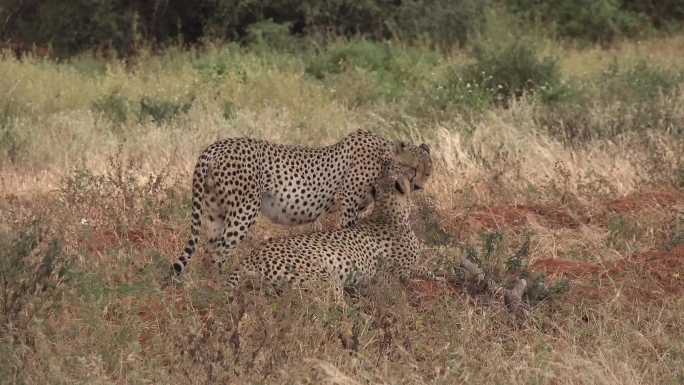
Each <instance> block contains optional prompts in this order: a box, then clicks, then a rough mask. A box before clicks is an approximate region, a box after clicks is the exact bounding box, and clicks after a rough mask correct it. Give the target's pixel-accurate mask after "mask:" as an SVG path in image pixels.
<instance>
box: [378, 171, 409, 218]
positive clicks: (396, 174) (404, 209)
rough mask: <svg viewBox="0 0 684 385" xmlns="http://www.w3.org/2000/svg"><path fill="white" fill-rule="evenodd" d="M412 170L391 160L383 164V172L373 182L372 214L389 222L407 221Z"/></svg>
mask: <svg viewBox="0 0 684 385" xmlns="http://www.w3.org/2000/svg"><path fill="white" fill-rule="evenodd" d="M413 175H414V172H413V171H412V170H411V169H408V168H407V167H406V166H403V165H400V164H397V163H395V162H393V161H386V162H385V163H384V164H383V172H382V175H381V176H380V178H379V179H378V180H377V182H376V183H375V186H374V188H373V195H374V197H375V199H376V201H375V207H374V209H373V214H372V215H373V216H374V217H375V218H376V219H380V218H383V219H384V221H389V222H402V223H403V222H407V221H408V217H409V214H410V210H411V203H410V195H411V193H412V192H413V191H414V189H413V183H412V182H411V178H412V176H413Z"/></svg>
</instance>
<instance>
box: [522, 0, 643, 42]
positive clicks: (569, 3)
mask: <svg viewBox="0 0 684 385" xmlns="http://www.w3.org/2000/svg"><path fill="white" fill-rule="evenodd" d="M508 4H509V5H510V8H511V9H513V10H514V12H516V13H518V14H522V15H524V16H526V17H527V18H528V19H536V20H541V21H542V22H544V23H545V24H553V25H554V27H555V29H556V31H557V33H558V34H559V35H560V36H563V37H569V38H576V39H584V40H589V41H592V42H601V43H609V42H611V41H613V40H614V39H615V38H616V37H618V36H631V35H634V34H636V33H637V32H638V31H639V30H640V29H642V28H643V25H644V20H643V18H641V17H640V16H639V14H637V13H635V12H632V11H630V10H628V9H625V8H624V7H623V6H622V1H621V0H579V1H577V0H551V1H537V0H510V1H509V2H508Z"/></svg>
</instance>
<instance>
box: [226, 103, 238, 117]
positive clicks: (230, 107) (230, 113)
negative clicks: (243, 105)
mask: <svg viewBox="0 0 684 385" xmlns="http://www.w3.org/2000/svg"><path fill="white" fill-rule="evenodd" d="M235 117H237V106H236V105H235V103H233V102H231V101H230V100H226V101H224V102H223V118H224V119H225V120H233V119H235Z"/></svg>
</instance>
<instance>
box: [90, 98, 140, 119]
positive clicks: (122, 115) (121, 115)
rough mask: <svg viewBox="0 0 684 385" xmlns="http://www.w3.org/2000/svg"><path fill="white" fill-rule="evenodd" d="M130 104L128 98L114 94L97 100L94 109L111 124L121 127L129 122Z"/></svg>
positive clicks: (93, 105)
mask: <svg viewBox="0 0 684 385" xmlns="http://www.w3.org/2000/svg"><path fill="white" fill-rule="evenodd" d="M130 104H131V103H130V101H129V100H128V98H127V97H125V96H123V95H119V94H118V93H116V92H112V93H110V94H107V95H104V96H102V97H100V98H98V99H97V100H95V101H94V102H93V104H92V109H93V111H95V112H96V113H99V114H101V115H102V116H104V117H105V118H106V119H108V120H109V121H110V122H112V123H114V124H117V125H121V124H124V123H126V122H127V121H128V116H129V113H130Z"/></svg>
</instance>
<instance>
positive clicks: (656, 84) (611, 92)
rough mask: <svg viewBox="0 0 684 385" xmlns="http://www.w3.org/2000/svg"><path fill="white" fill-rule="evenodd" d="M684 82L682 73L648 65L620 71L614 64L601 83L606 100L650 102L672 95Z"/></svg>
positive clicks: (644, 63)
mask: <svg viewBox="0 0 684 385" xmlns="http://www.w3.org/2000/svg"><path fill="white" fill-rule="evenodd" d="M682 82H684V76H683V74H682V73H677V72H673V71H668V70H666V69H663V68H660V67H657V66H654V65H652V64H649V63H648V62H646V61H639V62H638V63H636V64H634V65H631V66H626V67H624V68H621V67H620V65H618V63H617V62H613V63H612V64H611V65H610V66H609V67H608V69H606V70H605V71H604V72H603V74H602V76H601V77H600V79H599V84H600V90H601V92H602V94H603V95H602V96H603V99H607V100H612V99H614V98H619V99H620V100H623V101H635V102H641V101H649V100H653V99H654V98H656V97H657V96H659V95H662V94H670V93H672V92H674V91H675V90H676V89H677V87H678V86H679V85H680V84H681V83H682Z"/></svg>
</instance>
